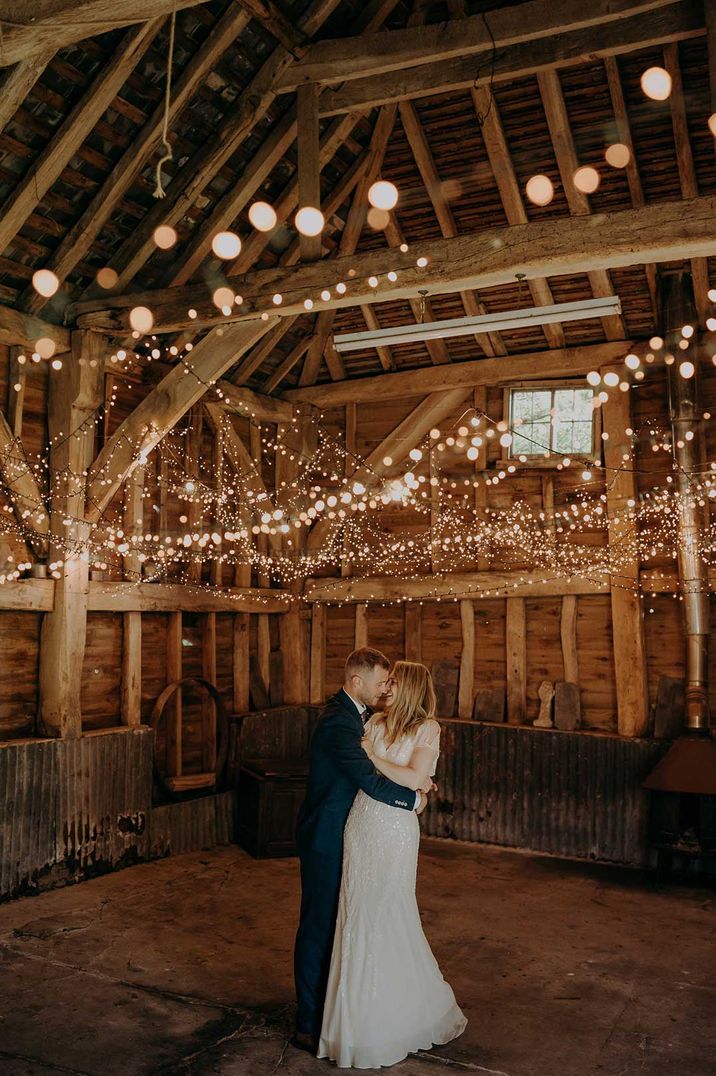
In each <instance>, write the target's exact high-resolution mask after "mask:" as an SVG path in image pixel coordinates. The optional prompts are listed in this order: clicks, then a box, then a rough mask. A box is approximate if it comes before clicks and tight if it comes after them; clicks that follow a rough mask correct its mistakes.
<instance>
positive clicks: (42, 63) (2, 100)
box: [0, 52, 54, 131]
mask: <svg viewBox="0 0 716 1076" xmlns="http://www.w3.org/2000/svg"><path fill="white" fill-rule="evenodd" d="M53 55H54V52H42V53H39V54H38V55H37V56H31V57H30V58H29V59H27V60H22V61H21V62H20V63H16V64H15V65H14V66H13V67H9V68H7V70H6V71H5V73H4V75H3V77H2V78H0V131H4V130H5V128H6V127H7V125H8V123H9V122H10V120H11V119H12V117H13V116H14V115H15V113H16V112H17V110H18V108H19V107H20V105H21V104H22V103H23V101H24V100H25V98H26V97H27V95H28V93H29V92H30V90H31V89H32V87H33V86H34V85H35V83H36V82H37V80H38V79H39V77H40V75H41V74H42V72H43V71H44V70H45V68H46V67H47V65H48V63H49V62H50V60H51V59H52V57H53Z"/></svg>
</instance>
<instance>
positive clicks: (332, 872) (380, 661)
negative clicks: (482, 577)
mask: <svg viewBox="0 0 716 1076" xmlns="http://www.w3.org/2000/svg"><path fill="white" fill-rule="evenodd" d="M389 669H390V662H389V661H388V659H387V658H386V657H385V655H384V654H381V652H380V651H379V650H372V649H370V648H369V647H364V648H363V649H361V650H354V651H353V653H352V654H350V655H349V657H348V660H347V661H346V670H345V682H344V685H343V687H342V688H341V690H340V691H339V692H338V693H337V694H336V695H334V696H333V697H332V698H330V699H329V700H328V702H327V704H326V707H325V709H324V711H323V714H322V716H321V719H320V721H319V723H318V726H317V727H316V731H315V732H314V734H313V738H312V740H311V758H310V766H309V771H308V784H307V788H306V799H305V802H304V803H303V805H302V806H301V810H300V811H299V815H298V827H297V845H298V854H299V856H300V859H301V919H300V923H299V927H298V933H297V935H296V950H295V954H294V971H295V978H296V997H297V1001H298V1012H297V1016H296V1034H295V1036H294V1039H293V1044H294V1046H298V1047H299V1048H300V1049H304V1050H309V1051H310V1052H311V1053H313V1054H315V1053H316V1052H317V1050H318V1039H319V1035H320V1032H321V1022H322V1017H323V1004H324V1001H325V996H326V985H327V982H328V971H329V968H330V963H331V951H332V948H333V934H334V932H335V927H336V916H337V913H338V897H339V893H340V888H341V868H342V860H343V829H344V827H345V824H346V820H347V818H348V813H349V811H350V809H351V806H352V804H353V800H354V799H355V795H356V792H357V791H358V789H362V790H363V791H364V792H365V793H366V795H368V796H371V797H372V798H373V799H375V800H380V802H381V803H386V804H388V806H390V807H395V808H398V809H402V810H406V811H413V810H417V811H418V813H420V811H422V810H423V808H424V807H425V804H426V803H427V797H426V795H425V793H428V792H430V791H431V789H432V787H433V783H432V781H431V780H430V779H429V778H428V779H427V780H426V782H425V785H424V787H423V788H422V790H419V791H418V792H414V791H413V790H412V789H409V788H404V787H403V786H402V785H398V784H395V783H394V782H393V781H389V780H388V779H387V777H383V776H382V775H381V774H379V773H377V772H376V770H375V768H374V766H373V763H372V762H371V761H370V760H369V758H368V756H367V755H366V754H365V752H364V751H363V749H362V747H361V738H362V736H363V726H364V723H365V721H366V720H367V719H368V717H369V716H370V713H371V708H372V707H374V706H376V704H377V703H378V701H379V699H380V698H381V696H382V695H384V694H385V692H386V690H387V688H388V670H389Z"/></svg>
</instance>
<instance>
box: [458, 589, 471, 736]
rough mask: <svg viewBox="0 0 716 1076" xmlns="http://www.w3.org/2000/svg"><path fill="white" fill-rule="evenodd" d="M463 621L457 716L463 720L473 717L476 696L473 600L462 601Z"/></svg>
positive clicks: (461, 615)
mask: <svg viewBox="0 0 716 1076" xmlns="http://www.w3.org/2000/svg"><path fill="white" fill-rule="evenodd" d="M460 621H461V623H462V650H461V652H460V683H459V688H458V700H457V716H458V717H459V718H461V719H462V720H463V721H469V719H470V718H471V717H472V704H473V702H474V697H475V607H474V605H473V603H472V601H468V600H464V601H461V602H460Z"/></svg>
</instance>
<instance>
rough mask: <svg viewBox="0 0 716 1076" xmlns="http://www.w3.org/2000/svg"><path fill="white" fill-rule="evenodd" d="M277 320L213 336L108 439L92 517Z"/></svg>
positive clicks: (97, 466)
mask: <svg viewBox="0 0 716 1076" xmlns="http://www.w3.org/2000/svg"><path fill="white" fill-rule="evenodd" d="M274 324H275V319H267V320H266V321H265V322H264V321H255V322H252V323H250V324H249V325H236V326H232V327H231V328H228V329H226V330H224V332H223V334H222V335H221V336H218V334H217V333H208V334H207V336H205V337H204V339H203V340H201V341H200V342H199V343H198V344H197V345H196V347H195V348H194V350H193V351H192V353H191V371H192V372H191V373H189V372H188V371H186V370H185V368H184V364H183V363H178V364H177V365H176V366H174V367H173V368H172V369H171V370H170V371H169V373H168V374H167V375H166V377H164V378H163V379H162V380H161V381H160V382H159V384H158V385H157V386H156V387H155V388H154V389H152V391H151V392H150V393H149V394H148V395H147V396H145V397H144V399H143V400H142V402H141V403H140V404H138V406H137V407H136V408H135V409H134V411H132V413H131V414H130V415H128V416H127V418H126V419H125V420H124V422H122V424H121V425H120V426H119V428H118V429H117V430H116V431H115V433H114V434H113V435H112V436H111V437H110V439H109V440H108V441H107V444H106V445H105V446H104V448H103V449H102V451H101V452H100V454H99V456H98V457H97V459H96V460H95V461H94V463H93V465H92V469H91V471H90V473H89V476H88V479H87V501H88V510H87V517H88V519H89V520H90V521H91V522H96V521H97V520H98V519H99V517H100V516H101V514H102V512H103V511H104V509H105V508H106V507H107V505H108V504H109V502H110V501H111V500H112V497H113V496H114V493H115V492H116V490H117V489H118V488H119V486H120V485H121V484H122V482H123V481H124V479H125V478H126V477H127V476H128V475H130V474H131V473H132V471H133V469H134V468H135V467H136V466H137V465H138V463H141V461H142V457H146V455H147V454H148V453H149V452H151V450H152V449H153V448H155V447H156V445H157V444H158V443H159V442H160V441H161V439H162V438H163V437H164V436H165V435H166V434H167V433H168V431H169V430H170V429H171V428H172V427H173V426H174V425H175V424H176V423H177V422H178V421H179V419H180V418H181V417H182V415H184V414H186V412H187V411H188V410H189V408H190V407H191V406H192V404H194V403H196V402H197V401H198V400H200V399H201V397H202V396H203V395H204V393H205V392H206V391H207V388H208V387H209V385H210V384H213V383H214V382H216V381H217V380H218V379H219V378H220V377H221V376H222V374H224V372H225V371H226V370H227V369H229V368H230V367H231V366H233V364H234V363H235V362H236V359H237V358H238V357H240V356H241V354H242V353H243V352H245V351H247V350H248V349H249V348H250V347H251V346H252V345H253V344H254V343H255V342H256V341H257V340H258V339H260V338H261V337H262V336H263V335H264V333H266V332H268V331H269V330H270V329H271V327H272V326H273V325H274Z"/></svg>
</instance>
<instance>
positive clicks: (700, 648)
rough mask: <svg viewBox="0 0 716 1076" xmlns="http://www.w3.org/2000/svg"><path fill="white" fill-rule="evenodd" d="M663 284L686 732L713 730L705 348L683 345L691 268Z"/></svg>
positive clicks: (692, 309) (690, 316)
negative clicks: (687, 365)
mask: <svg viewBox="0 0 716 1076" xmlns="http://www.w3.org/2000/svg"><path fill="white" fill-rule="evenodd" d="M660 285H661V286H660V299H661V324H662V332H663V336H664V341H665V346H666V350H667V354H668V353H669V352H670V353H671V354H672V355H674V358H675V361H674V362H673V363H672V364H671V365H670V366H667V368H666V369H667V377H668V385H669V416H670V419H671V432H672V453H673V458H674V470H675V478H676V487H677V489H678V492H679V518H678V550H677V564H678V570H679V581H680V586H681V596H682V601H683V607H684V628H685V634H686V731H687V732H689V733H695V734H705V735H708V733H709V709H708V638H709V626H710V601H709V580H708V568H707V565H706V563H705V561H704V560H703V558H702V557H701V556H700V554H699V542H700V538H701V536H702V535H703V534H705V533H706V528H707V515H706V509H705V507H704V506H703V504H699V500H701V501H702V502H703V497H701V496H700V495H699V494H698V493H697V492H696V491H695V488H694V484H695V482H698V474H699V471H700V465H701V462H702V460H703V459H704V458H705V439H704V423H703V417H702V414H703V412H702V408H701V404H700V399H701V391H700V390H701V376H700V370H699V350H700V347H699V344H698V343H692V345H691V348H690V349H689V351H690V354H689V355H688V356H687V355H685V354H684V352H683V350H681V349H679V346H678V343H679V341H680V340H682V339H684V337H683V336H682V332H681V330H682V328H683V327H684V326H685V325H692V326H693V327H694V336H693V337H692V338H691V339H692V340H696V339H697V337H698V334H697V333H696V327H697V324H698V320H697V314H696V306H695V303H694V294H693V286H692V282H691V275H690V274H689V273H686V272H680V273H675V274H670V275H668V276H664V277H662V278H661V281H660ZM680 356H681V359H680ZM687 358H688V361H691V362H693V365H694V374H693V376H692V377H689V378H686V377H683V376H682V375H681V373H680V372H679V368H680V365H681V361H683V360H684V359H687ZM687 434H688V436H687Z"/></svg>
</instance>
